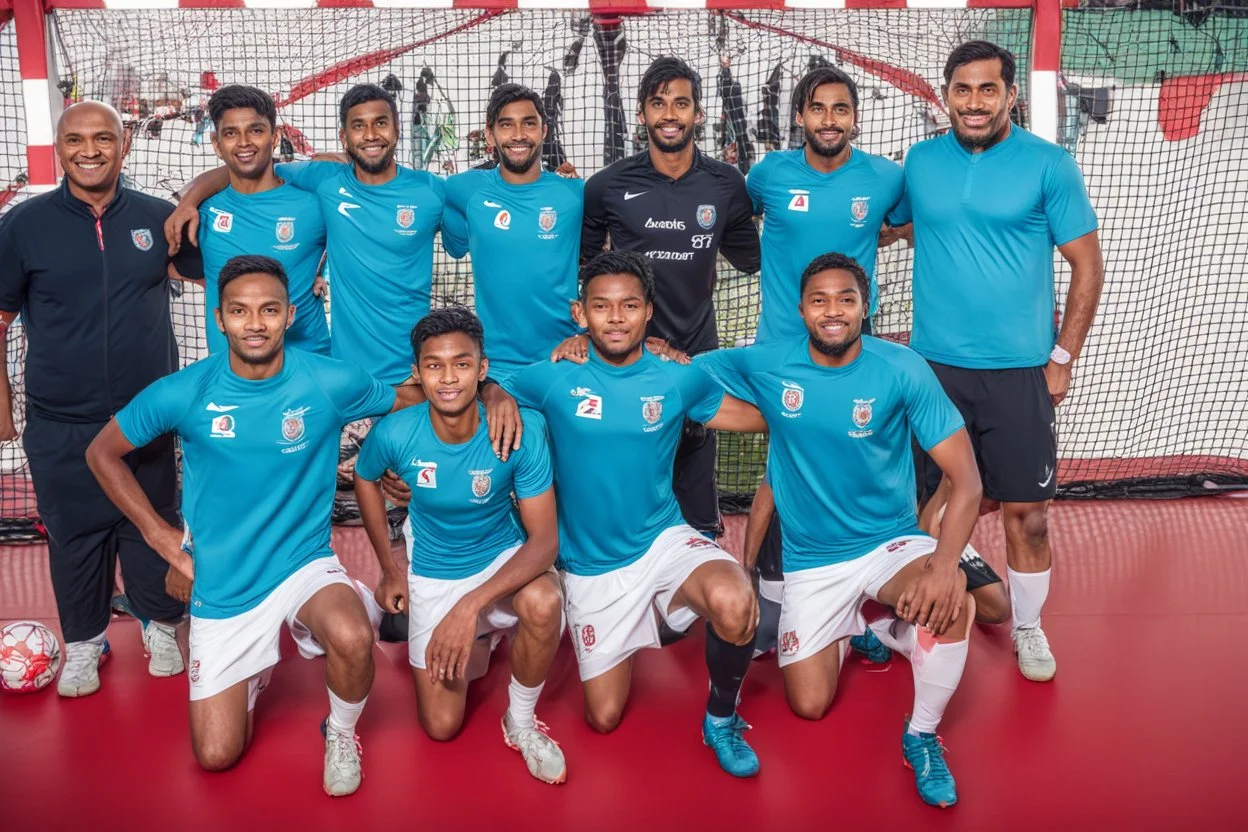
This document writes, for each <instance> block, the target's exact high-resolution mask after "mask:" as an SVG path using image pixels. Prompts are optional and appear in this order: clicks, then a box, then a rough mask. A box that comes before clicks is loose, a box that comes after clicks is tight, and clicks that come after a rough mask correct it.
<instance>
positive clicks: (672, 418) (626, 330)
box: [506, 251, 765, 777]
mask: <svg viewBox="0 0 1248 832" xmlns="http://www.w3.org/2000/svg"><path fill="white" fill-rule="evenodd" d="M580 277H581V292H580V299H579V300H578V301H577V302H576V303H574V304H573V315H574V316H575V318H576V321H577V323H578V324H580V325H581V326H583V327H586V328H587V329H588V330H589V338H590V344H591V349H590V354H589V360H588V361H587V362H586V363H584V364H574V363H570V362H561V363H558V364H553V363H542V364H535V365H533V366H531V367H528V368H526V369H524V370H521V371H520V372H519V373H517V374H516V375H514V376H512V377H511V378H510V379H509V380H508V381H507V383H506V384H507V386H508V387H509V388H510V389H511V390H512V392H513V395H515V397H516V400H517V401H518V402H519V403H520V404H521V405H527V406H529V407H533V408H535V409H537V410H539V411H540V412H541V413H542V415H543V416H545V417H546V421H547V423H548V424H549V425H550V434H551V443H552V448H551V451H552V457H553V459H554V467H555V483H556V487H557V489H558V492H559V543H560V554H559V559H560V566H561V568H562V570H563V587H564V592H565V593H566V595H567V608H568V622H569V624H570V625H571V626H572V632H573V643H574V644H575V646H576V656H577V661H578V663H579V665H580V672H581V681H582V682H583V683H584V688H585V716H586V719H587V720H588V721H589V723H590V725H592V726H593V727H594V728H595V729H597V730H599V731H602V732H607V731H611V730H613V729H614V728H615V727H616V726H617V725H618V724H619V722H620V718H621V716H622V715H623V712H624V705H625V703H626V702H627V700H628V689H629V683H630V679H631V677H632V666H633V654H634V653H635V652H637V651H638V650H641V649H643V648H646V647H658V646H659V623H658V622H659V621H660V620H665V621H667V622H668V624H670V625H671V626H672V627H673V628H674V629H677V630H684V629H687V628H688V627H689V626H690V625H691V624H692V623H693V621H694V619H695V618H696V617H698V616H704V617H705V618H707V619H708V625H707V631H706V664H707V669H708V670H709V671H710V676H711V692H710V697H709V699H708V700H707V709H706V716H705V718H704V720H703V724H702V735H703V739H704V740H705V742H706V743H707V744H708V745H710V746H711V747H712V748H714V750H715V754H716V757H717V758H718V759H719V763H720V765H721V766H722V767H723V768H724V770H725V771H727V772H729V773H730V774H733V775H736V776H738V777H748V776H751V775H753V774H755V773H757V772H758V757H757V756H756V755H755V754H754V751H753V750H752V749H751V748H750V747H749V745H748V744H747V743H746V742H745V740H744V739H743V738H742V736H741V735H742V732H743V731H744V730H745V729H746V728H748V727H749V726H748V725H746V724H745V722H744V721H743V720H742V719H741V718H740V717H739V716H737V713H736V705H737V695H738V693H739V691H740V689H741V682H742V680H743V679H744V678H745V673H746V670H747V669H748V668H749V664H750V656H751V653H752V650H753V641H754V626H755V623H756V622H757V620H758V607H757V605H756V604H755V603H754V593H753V591H752V589H751V587H750V581H749V579H748V578H747V577H746V574H745V571H744V570H742V569H741V567H740V565H738V564H737V562H736V561H735V560H734V559H733V558H732V556H731V555H729V554H727V553H726V552H724V551H723V550H722V549H720V548H719V547H718V546H716V545H715V543H714V542H713V541H711V540H708V539H707V538H706V537H704V536H702V535H701V534H699V533H698V532H697V531H696V530H695V529H694V528H693V527H692V526H690V525H689V524H688V523H686V522H685V519H684V518H683V517H682V516H681V513H680V507H679V506H678V505H677V503H676V498H675V496H674V495H673V493H672V468H673V462H674V459H675V455H676V446H677V444H678V443H679V442H680V438H681V433H682V430H683V425H684V420H685V418H686V417H688V418H689V419H692V420H694V421H697V422H703V423H706V424H707V426H708V427H713V428H718V429H722V430H734V431H747V432H758V431H761V430H764V429H765V425H764V424H763V421H762V418H761V417H760V416H759V415H758V411H757V410H755V409H754V408H753V407H750V406H748V405H746V404H744V403H742V402H740V401H737V400H736V399H734V398H732V397H731V396H725V395H724V392H723V390H722V389H720V388H719V386H718V385H717V384H716V383H715V382H714V381H713V380H712V379H711V378H710V377H709V376H707V375H705V374H704V373H702V372H701V371H699V370H697V369H696V368H694V367H689V366H685V365H682V364H678V363H675V362H669V361H664V360H662V359H660V358H658V357H657V356H655V355H653V354H651V353H649V352H647V351H645V350H644V349H643V347H642V342H643V340H644V338H645V331H646V323H647V321H649V320H650V316H651V314H652V313H653V311H654V275H653V273H652V272H651V270H650V265H649V262H648V261H647V260H646V258H644V257H642V256H641V255H639V254H634V253H631V252H617V251H611V252H605V253H603V254H600V255H598V256H597V257H595V258H594V259H593V260H591V261H590V262H589V263H588V264H586V265H585V266H584V268H582V270H581V276H580Z"/></svg>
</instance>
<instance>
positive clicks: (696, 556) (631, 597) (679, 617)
mask: <svg viewBox="0 0 1248 832" xmlns="http://www.w3.org/2000/svg"><path fill="white" fill-rule="evenodd" d="M716 560H724V561H728V562H729V563H733V564H735V563H737V560H736V558H734V557H733V556H732V555H730V554H728V553H727V552H725V551H724V550H723V549H721V548H719V546H717V545H716V544H715V543H714V542H713V541H711V540H708V539H707V538H706V537H704V536H703V535H702V534H701V533H700V532H698V531H697V530H696V529H694V528H693V527H692V526H689V525H684V524H682V525H679V526H672V527H671V528H670V529H664V530H663V532H662V533H660V534H659V536H658V537H656V538H655V539H654V543H652V544H651V545H650V549H649V550H648V551H647V552H646V553H645V554H644V555H643V556H642V557H641V558H640V559H639V560H637V561H634V562H633V563H630V564H629V565H628V566H625V567H624V568H623V569H616V570H613V571H611V572H606V573H604V574H602V575H572V574H570V573H567V572H564V573H563V595H564V603H565V604H566V605H567V610H568V615H567V618H568V623H569V624H570V625H572V644H573V645H575V647H576V660H577V663H578V664H579V665H580V669H581V681H585V680H587V679H592V678H594V677H595V676H601V675H602V674H603V673H606V672H607V671H608V670H610V669H611V668H613V667H615V666H616V665H617V664H619V663H620V662H622V661H624V660H625V659H627V658H628V657H629V656H631V655H633V653H636V652H637V651H638V650H643V649H645V648H647V647H658V646H659V622H658V618H657V617H656V612H657V614H658V615H661V616H663V618H664V619H665V620H666V621H667V623H668V626H670V627H671V628H672V629H674V630H686V629H688V628H689V626H690V625H691V624H693V622H694V621H695V620H696V619H697V617H698V616H697V614H696V613H694V611H693V610H691V609H689V608H688V607H677V608H675V609H671V606H672V598H673V597H674V596H675V595H676V592H677V590H679V589H680V587H681V585H683V584H684V582H685V581H686V580H688V578H689V576H690V575H691V574H693V571H694V570H695V569H697V568H698V567H699V566H701V565H702V564H704V563H710V562H711V561H716Z"/></svg>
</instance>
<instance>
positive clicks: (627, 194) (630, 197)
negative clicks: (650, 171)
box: [624, 191, 650, 201]
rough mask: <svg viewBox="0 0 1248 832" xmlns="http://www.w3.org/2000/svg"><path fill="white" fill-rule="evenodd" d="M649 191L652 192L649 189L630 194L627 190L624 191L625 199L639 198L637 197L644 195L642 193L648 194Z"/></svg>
mask: <svg viewBox="0 0 1248 832" xmlns="http://www.w3.org/2000/svg"><path fill="white" fill-rule="evenodd" d="M648 193H650V192H649V191H638V192H637V193H635V194H630V193H629V192H628V191H625V192H624V200H625V201H628V200H630V199H635V198H637V197H639V196H642V195H644V194H648Z"/></svg>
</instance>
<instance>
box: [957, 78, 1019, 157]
mask: <svg viewBox="0 0 1248 832" xmlns="http://www.w3.org/2000/svg"><path fill="white" fill-rule="evenodd" d="M944 93H945V104H946V105H948V107H949V121H950V123H951V124H952V125H953V133H954V135H955V136H956V137H957V139H958V141H959V142H961V143H962V145H963V146H965V147H967V148H969V149H971V150H982V149H984V148H987V147H991V146H992V145H994V144H996V143H997V142H999V141H1001V139H1003V138H1005V136H1006V134H1007V133H1008V132H1009V129H1010V110H1011V109H1013V107H1014V100H1015V99H1016V98H1017V97H1018V87H1017V86H1011V87H1006V85H1005V79H1004V78H1002V77H1001V60H1000V59H999V58H990V59H987V60H983V61H971V62H970V63H966V64H963V65H962V66H960V67H958V68H957V69H955V70H954V71H953V76H952V77H951V78H950V79H949V83H948V84H946V85H945V86H944Z"/></svg>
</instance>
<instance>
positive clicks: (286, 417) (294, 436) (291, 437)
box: [282, 407, 308, 442]
mask: <svg viewBox="0 0 1248 832" xmlns="http://www.w3.org/2000/svg"><path fill="white" fill-rule="evenodd" d="M307 412H308V408H306V407H301V408H298V409H297V410H285V411H282V439H284V440H286V441H287V442H298V441H299V440H300V439H302V438H303V434H304V431H305V428H304V424H303V414H305V413H307Z"/></svg>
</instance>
